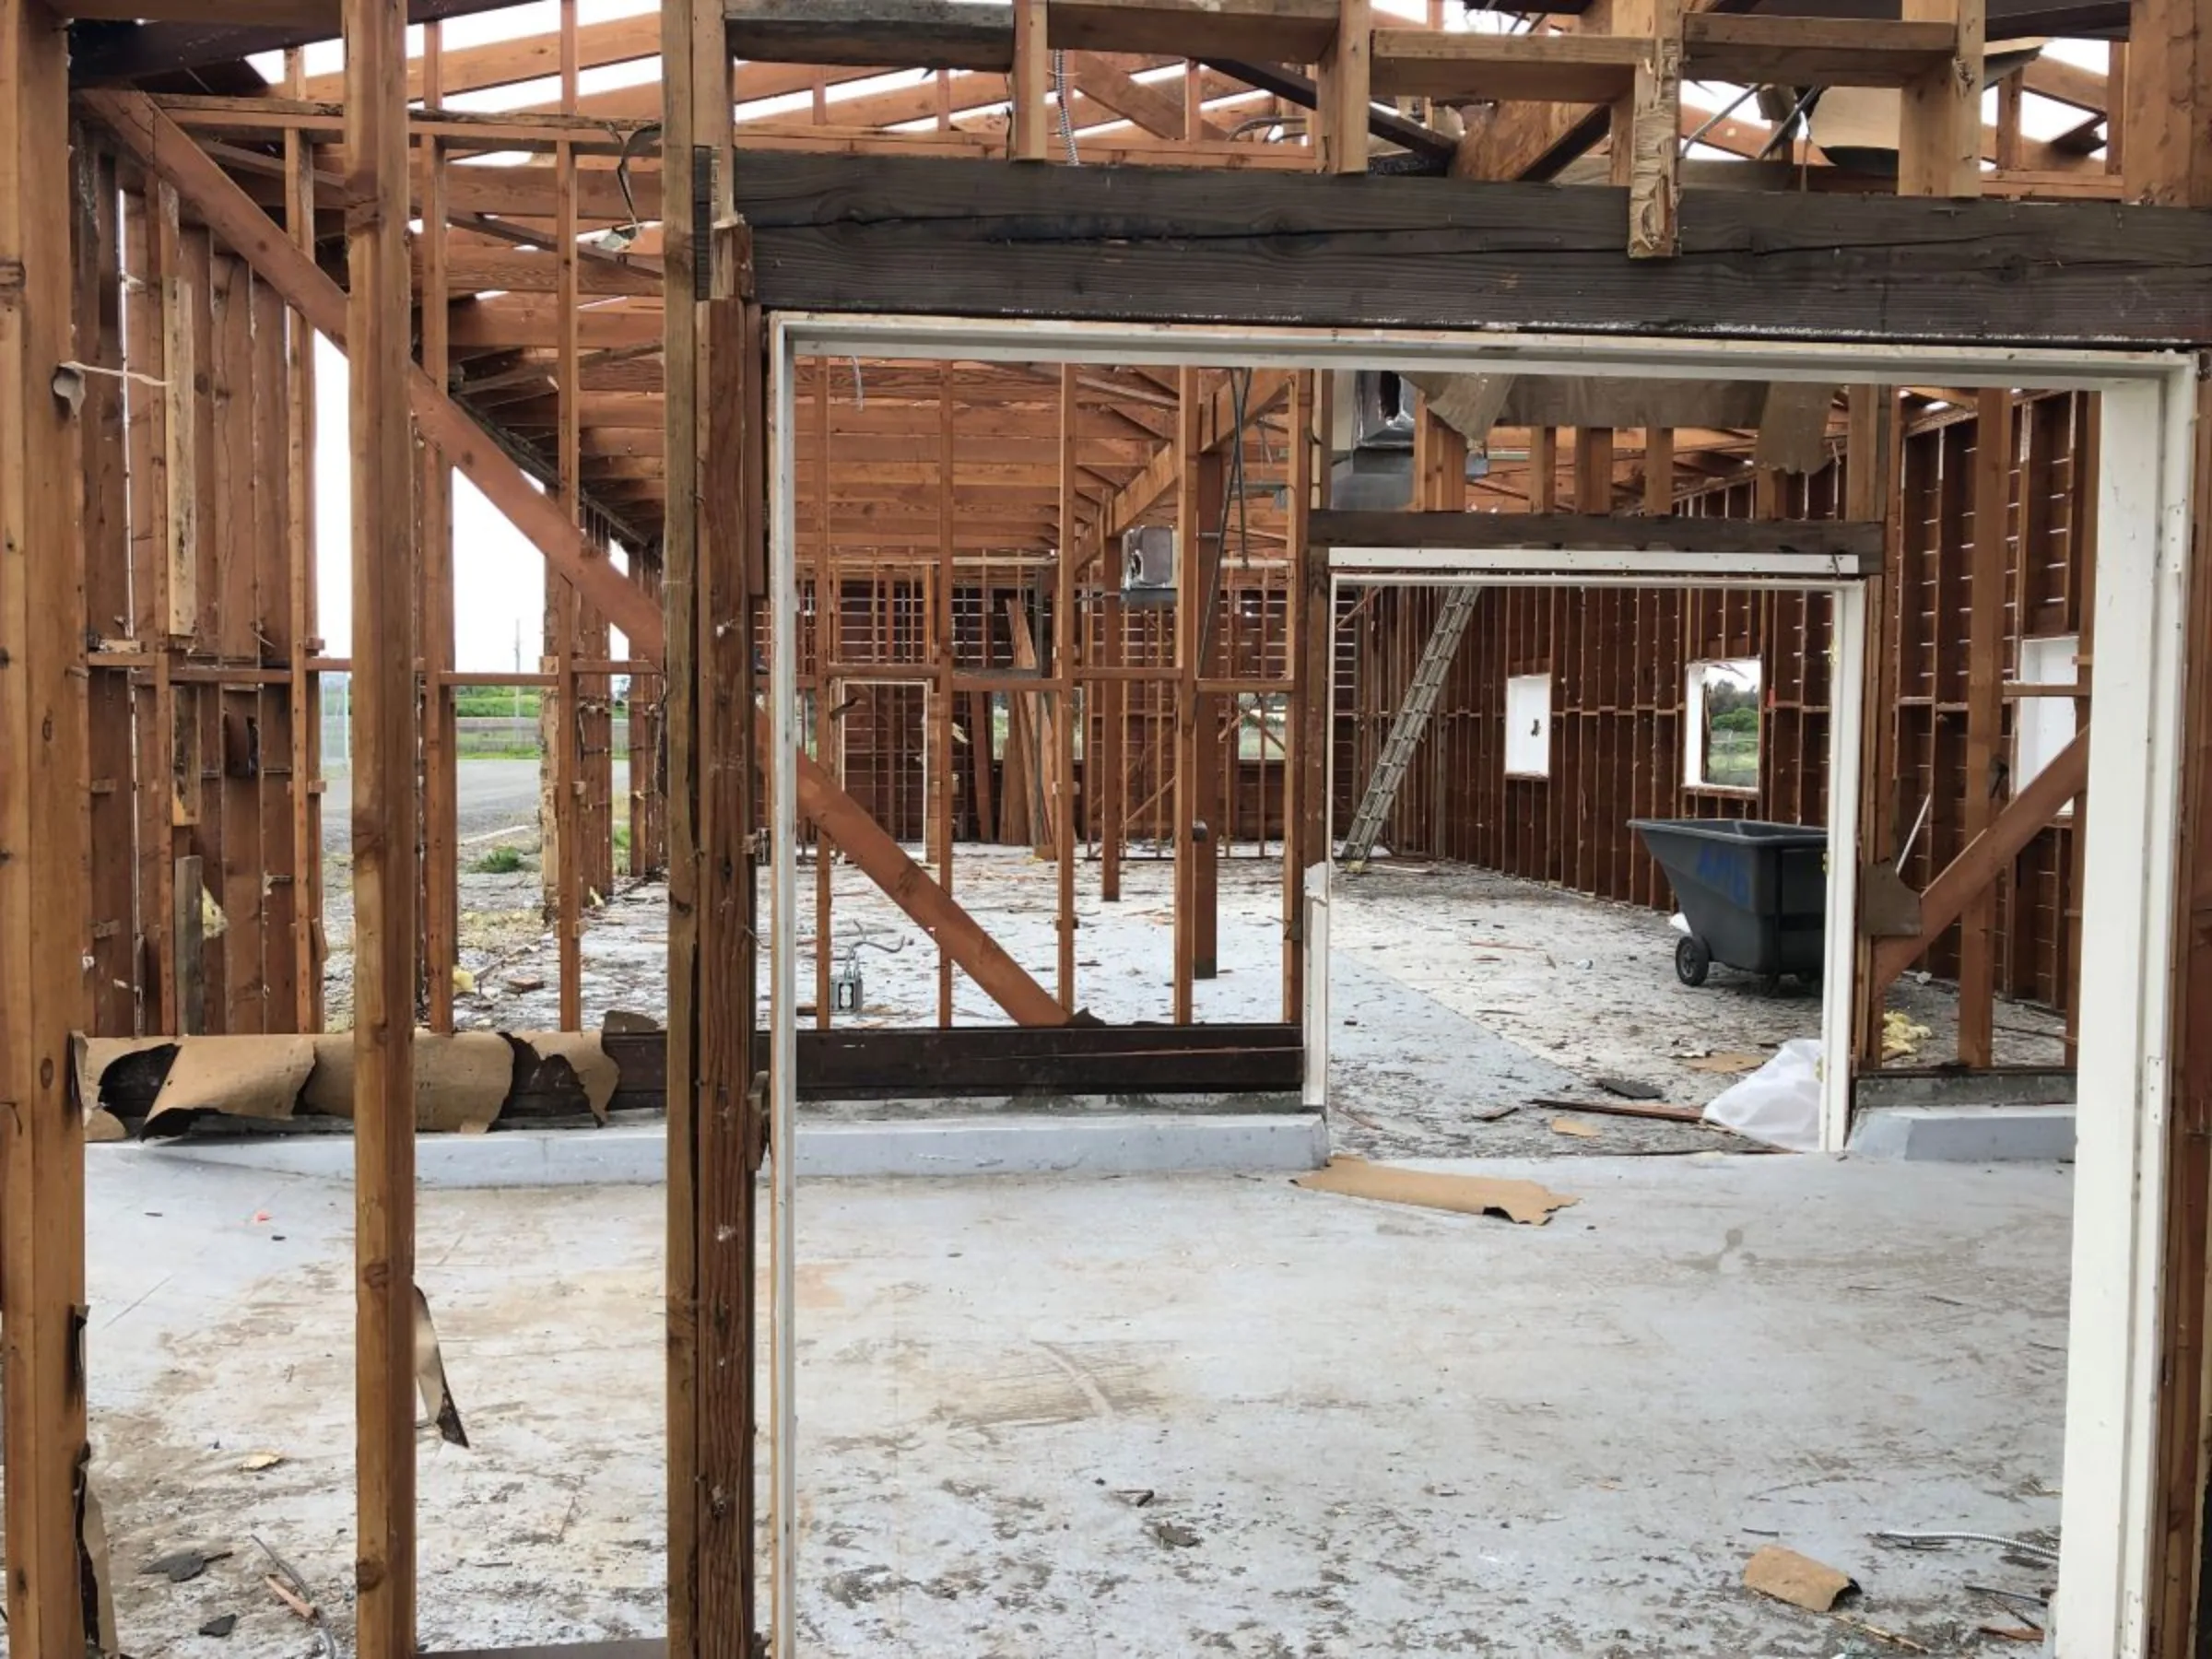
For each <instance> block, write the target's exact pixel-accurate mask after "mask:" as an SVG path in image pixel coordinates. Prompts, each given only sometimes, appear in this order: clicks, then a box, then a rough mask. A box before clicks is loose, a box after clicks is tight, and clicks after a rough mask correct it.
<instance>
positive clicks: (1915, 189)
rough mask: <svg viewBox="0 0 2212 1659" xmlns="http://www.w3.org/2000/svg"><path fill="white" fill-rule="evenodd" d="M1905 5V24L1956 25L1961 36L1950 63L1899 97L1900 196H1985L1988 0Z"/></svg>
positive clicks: (1910, 0) (1919, 0)
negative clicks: (1984, 91) (1984, 70)
mask: <svg viewBox="0 0 2212 1659" xmlns="http://www.w3.org/2000/svg"><path fill="white" fill-rule="evenodd" d="M1903 5H1904V16H1903V20H1904V21H1905V22H1907V23H1918V22H1927V23H1947V24H1951V25H1952V26H1954V27H1955V28H1956V29H1957V30H1958V36H1957V45H1956V48H1955V50H1954V53H1953V55H1952V57H1951V59H1950V61H1949V62H1948V63H1947V64H1946V65H1944V66H1943V67H1942V68H1941V69H1940V70H1938V71H1937V72H1936V73H1935V74H1933V75H1929V76H1925V77H1924V78H1922V79H1920V80H1917V81H1915V82H1913V83H1912V85H1911V86H1908V87H1906V88H1904V90H1903V91H1902V92H1901V93H1900V95H1899V96H1900V104H1901V114H1900V122H1899V129H1898V146H1897V194H1900V195H1912V196H1971V195H1979V194H1981V193H1982V55H1983V35H1984V32H1985V24H1984V14H1985V5H1984V0H1903Z"/></svg>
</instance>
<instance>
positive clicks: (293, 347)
mask: <svg viewBox="0 0 2212 1659" xmlns="http://www.w3.org/2000/svg"><path fill="white" fill-rule="evenodd" d="M305 64H306V59H305V54H304V53H302V52H300V51H299V50H298V49H295V50H293V51H291V52H288V53H286V54H285V81H286V86H287V88H288V90H289V91H291V92H293V93H294V94H295V95H296V94H297V92H298V90H299V88H300V82H301V81H302V79H303V78H304V76H305V74H306V67H305ZM284 178H285V229H286V233H287V234H288V236H289V237H290V238H291V240H292V241H293V243H294V244H295V245H296V246H297V247H298V248H300V251H301V252H303V253H306V254H308V255H309V257H311V258H312V256H313V253H314V244H315V171H314V159H313V157H312V155H311V154H310V152H309V149H308V147H307V144H306V143H305V141H304V139H303V137H302V136H301V135H300V134H298V133H287V134H286V135H284ZM284 352H285V359H284V360H285V378H284V384H285V399H284V407H285V436H286V445H285V472H286V489H285V552H286V559H287V561H288V564H289V566H290V571H291V588H290V599H291V606H292V617H291V662H290V665H289V666H290V670H291V674H290V691H291V704H292V752H291V762H292V878H293V880H294V882H295V883H296V884H298V885H297V889H296V895H295V898H294V900H293V907H292V929H293V938H294V942H293V953H294V957H295V959H296V960H297V961H298V964H299V983H298V987H297V990H296V992H295V999H294V1003H293V1008H292V1019H293V1026H292V1029H293V1030H299V1031H319V1030H322V1029H323V959H324V949H323V944H324V932H323V797H322V794H321V782H322V770H323V769H322V759H323V682H322V677H321V676H320V675H319V674H316V673H313V672H312V671H311V670H310V669H309V667H308V662H309V660H310V659H311V657H312V655H313V654H314V653H315V648H316V644H317V641H315V639H314V633H315V629H316V627H317V622H316V608H315V582H316V569H315V545H314V536H315V529H314V526H315V493H314V491H315V464H314V457H315V337H314V333H313V331H312V329H310V328H309V327H308V325H307V320H306V318H304V317H303V316H301V315H300V312H297V311H294V312H289V313H288V321H287V325H286V329H285V344H284Z"/></svg>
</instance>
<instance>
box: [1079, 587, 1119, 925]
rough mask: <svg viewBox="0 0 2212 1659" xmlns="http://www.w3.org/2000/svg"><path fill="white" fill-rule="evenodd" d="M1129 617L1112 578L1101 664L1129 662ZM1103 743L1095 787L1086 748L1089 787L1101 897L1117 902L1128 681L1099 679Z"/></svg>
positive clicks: (1102, 623) (1104, 601)
mask: <svg viewBox="0 0 2212 1659" xmlns="http://www.w3.org/2000/svg"><path fill="white" fill-rule="evenodd" d="M1128 628H1129V623H1128V618H1127V616H1126V614H1125V612H1124V606H1123V604H1122V594H1121V590H1120V588H1119V586H1118V585H1116V583H1115V582H1114V581H1113V579H1112V578H1111V577H1110V578H1109V579H1108V580H1107V582H1106V584H1105V588H1104V591H1103V592H1102V593H1101V594H1100V596H1099V629H1100V633H1101V634H1102V635H1103V636H1104V639H1103V641H1102V643H1101V645H1100V652H1099V657H1100V665H1101V666H1102V667H1104V668H1106V669H1108V670H1112V669H1116V668H1120V667H1123V666H1124V665H1125V664H1126V660H1127V656H1128ZM1097 690H1098V695H1099V747H1098V750H1097V751H1096V757H1097V761H1098V765H1097V769H1096V775H1097V786H1096V789H1095V791H1094V790H1093V787H1092V775H1093V769H1092V766H1091V759H1092V753H1093V752H1092V751H1091V750H1090V749H1089V748H1088V747H1086V748H1085V749H1084V751H1083V756H1084V761H1083V770H1084V780H1083V782H1084V789H1085V792H1086V794H1087V795H1088V798H1089V799H1091V800H1094V801H1097V802H1099V803H1100V806H1099V898H1100V901H1101V902H1103V903H1107V904H1118V903H1120V902H1121V898H1122V840H1123V836H1124V833H1125V831H1126V828H1127V821H1128V812H1129V749H1128V742H1129V685H1128V682H1127V681H1125V680H1122V679H1116V678H1111V677H1110V678H1107V679H1105V680H1103V681H1100V682H1098V684H1097Z"/></svg>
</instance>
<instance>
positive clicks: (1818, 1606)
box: [1744, 1544, 1859, 1613]
mask: <svg viewBox="0 0 2212 1659" xmlns="http://www.w3.org/2000/svg"><path fill="white" fill-rule="evenodd" d="M1744 1587H1745V1588H1746V1589H1747V1590H1756V1591H1758V1592H1759V1594H1761V1595H1771V1596H1772V1597H1773V1598H1774V1599H1775V1600H1776V1601H1785V1602H1788V1603H1789V1604H1790V1606H1793V1607H1803V1608H1804V1609H1805V1610H1806V1612H1808V1613H1825V1612H1827V1611H1828V1610H1829V1609H1830V1608H1831V1607H1833V1606H1835V1605H1836V1602H1837V1600H1838V1599H1839V1598H1840V1597H1841V1596H1843V1595H1844V1594H1848V1593H1850V1592H1852V1591H1855V1590H1856V1589H1858V1587H1859V1586H1858V1585H1857V1583H1854V1582H1853V1579H1852V1577H1851V1575H1850V1574H1849V1573H1847V1572H1838V1571H1836V1570H1835V1569H1834V1568H1833V1567H1830V1566H1828V1565H1827V1564H1826V1563H1825V1562H1821V1561H1816V1560H1814V1559H1812V1557H1810V1556H1803V1555H1799V1554H1798V1553H1797V1552H1796V1551H1795V1550H1794V1549H1784V1548H1783V1547H1782V1546H1781V1545H1779V1544H1769V1545H1768V1546H1766V1547H1765V1548H1763V1549H1761V1550H1760V1551H1759V1553H1758V1554H1757V1555H1755V1556H1753V1557H1752V1558H1751V1559H1750V1560H1749V1561H1748V1562H1747V1564H1746V1565H1745V1567H1744Z"/></svg>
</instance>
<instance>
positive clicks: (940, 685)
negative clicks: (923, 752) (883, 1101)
mask: <svg viewBox="0 0 2212 1659" xmlns="http://www.w3.org/2000/svg"><path fill="white" fill-rule="evenodd" d="M953 450H954V442H953V419H952V366H951V365H950V364H949V363H947V364H946V365H944V366H943V367H942V368H940V369H939V370H938V373H937V566H936V574H937V587H936V592H935V594H934V595H933V596H932V597H933V599H934V603H933V604H932V606H931V607H930V618H929V627H930V639H931V643H932V646H933V649H932V651H931V653H930V654H931V659H932V661H934V662H935V665H936V685H935V687H934V688H932V695H931V698H930V749H931V752H932V754H933V755H934V756H935V764H934V766H933V767H932V768H931V772H930V777H931V782H933V783H934V784H935V791H936V793H935V795H934V796H933V797H932V801H933V805H934V810H933V811H932V812H931V814H930V836H931V839H932V840H934V841H935V842H936V851H937V885H938V886H940V887H941V888H944V889H945V891H946V893H947V896H949V895H950V894H951V892H952V699H953V689H952V677H953V663H954V659H955V656H956V654H957V653H955V651H954V648H953V647H954V641H955V638H956V636H955V634H954V631H953V619H952V618H953V604H952V595H953V583H954V582H956V581H957V580H959V571H958V569H957V564H956V560H955V559H954V550H955V548H956V547H957V546H958V545H959V488H958V485H957V482H956V478H957V474H956V471H955V468H954V465H953ZM829 506H830V504H829V503H828V502H827V501H825V502H824V503H823V504H822V510H823V511H824V512H828V511H829ZM937 1024H938V1025H939V1026H940V1027H943V1026H949V1025H950V1024H952V953H951V951H949V950H948V949H947V947H946V946H945V944H944V942H943V941H942V940H941V939H940V940H939V942H938V945H937Z"/></svg>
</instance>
